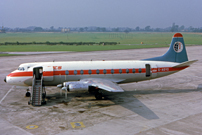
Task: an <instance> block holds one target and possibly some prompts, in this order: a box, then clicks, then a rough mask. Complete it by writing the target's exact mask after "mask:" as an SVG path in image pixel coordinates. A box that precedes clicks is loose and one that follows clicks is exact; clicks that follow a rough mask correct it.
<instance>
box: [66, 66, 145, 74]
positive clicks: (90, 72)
mask: <svg viewBox="0 0 202 135" xmlns="http://www.w3.org/2000/svg"><path fill="white" fill-rule="evenodd" d="M124 70H125V72H126V73H127V74H128V73H130V70H129V69H119V70H118V72H119V73H120V74H122V73H123V72H124ZM79 71H80V74H81V75H83V74H84V70H74V71H72V70H71V71H68V70H66V71H65V74H66V75H69V74H70V72H73V73H72V74H74V75H77V74H79V73H78V72H79ZM107 72H108V74H109V70H108V71H107V70H106V69H103V70H99V69H97V70H96V74H100V73H103V74H107ZM135 72H136V71H135V69H134V68H133V69H132V73H135ZM138 72H139V73H141V72H142V69H141V68H139V69H138ZM110 73H111V74H114V73H115V71H114V69H111V71H110ZM85 74H89V75H91V74H92V70H91V69H89V70H85Z"/></svg>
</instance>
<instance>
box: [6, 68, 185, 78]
mask: <svg viewBox="0 0 202 135" xmlns="http://www.w3.org/2000/svg"><path fill="white" fill-rule="evenodd" d="M187 67H188V66H186V67H179V68H173V67H161V68H152V69H151V71H152V73H157V72H171V71H179V70H182V69H185V68H187ZM105 70H106V74H112V73H111V70H112V69H105ZM113 70H114V73H113V74H120V73H119V70H120V69H113ZM121 70H122V73H121V74H129V73H130V74H131V73H133V69H132V68H130V69H128V70H129V72H128V73H127V72H126V70H127V69H121ZM141 70H142V72H141V73H146V68H141ZM74 71H75V70H68V72H69V74H68V75H75V74H74ZM76 71H77V74H76V75H82V74H81V70H76ZM96 71H97V69H91V75H96V74H97V73H96ZM135 73H139V69H137V68H136V69H135ZM99 74H104V69H99ZM53 75H66V73H65V70H63V71H44V72H43V76H53ZM83 75H89V70H83ZM8 76H9V77H24V76H33V72H32V71H25V72H14V73H10V74H9V75H8Z"/></svg>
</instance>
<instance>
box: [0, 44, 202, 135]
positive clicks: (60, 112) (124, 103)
mask: <svg viewBox="0 0 202 135" xmlns="http://www.w3.org/2000/svg"><path fill="white" fill-rule="evenodd" d="M167 49H168V48H153V49H137V50H116V51H100V52H67V53H64V52H63V53H62V54H40V55H26V56H10V57H0V61H1V64H0V69H1V70H0V134H2V135H6V134H8V135H11V134H15V135H22V134H23V135H29V134H36V135H47V134H59V135H67V134H68V135H69V134H70V135H86V134H90V135H91V134H96V135H103V134H104V135H113V134H114V135H115V134H116V135H119V134H120V135H139V134H142V135H145V134H169V135H170V134H173V135H178V134H180V135H181V134H186V135H187V134H190V135H194V134H195V135H201V134H202V128H201V127H202V55H201V50H202V46H188V47H187V53H188V57H189V60H194V59H198V60H199V61H198V62H196V63H194V64H193V65H192V66H191V67H189V68H187V69H185V70H183V71H180V72H178V73H176V74H173V75H170V76H167V77H163V78H159V79H155V80H150V81H144V82H138V83H129V84H122V85H120V86H121V87H122V88H123V89H124V90H125V92H124V93H119V94H114V95H108V96H107V97H106V98H105V99H104V100H95V98H94V96H93V95H90V94H88V92H87V91H82V92H77V93H68V100H67V101H65V98H64V96H62V97H61V96H60V90H59V89H57V88H56V87H48V88H46V92H47V105H45V106H41V107H33V106H30V105H28V104H27V102H28V100H29V98H28V97H25V96H24V95H25V92H26V90H25V89H15V88H14V87H12V86H10V85H8V84H6V83H5V82H4V81H3V79H4V77H5V76H6V75H8V74H9V73H10V72H11V71H13V70H15V69H17V67H18V66H19V65H20V64H21V63H26V62H35V61H36V62H42V61H53V60H54V61H79V60H89V61H90V60H127V59H130V60H134V59H137V60H138V59H144V58H150V57H155V56H159V55H162V54H164V53H165V52H166V51H167Z"/></svg>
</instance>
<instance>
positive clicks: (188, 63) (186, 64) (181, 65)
mask: <svg viewBox="0 0 202 135" xmlns="http://www.w3.org/2000/svg"><path fill="white" fill-rule="evenodd" d="M196 61H198V60H191V61H186V62H183V63H180V64H179V65H176V66H174V67H173V68H179V67H186V66H190V65H191V64H193V63H194V62H196Z"/></svg>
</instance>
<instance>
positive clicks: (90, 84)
mask: <svg viewBox="0 0 202 135" xmlns="http://www.w3.org/2000/svg"><path fill="white" fill-rule="evenodd" d="M196 61H197V60H192V61H188V57H187V52H186V48H185V44H184V40H183V36H182V34H181V33H175V34H174V36H173V37H172V41H171V44H170V47H169V49H168V51H167V52H166V53H165V54H164V55H162V56H158V57H154V58H148V59H142V60H116V61H64V62H34V63H24V64H21V65H20V66H19V68H18V69H17V70H15V71H13V72H11V73H10V74H9V75H7V76H6V78H5V79H4V81H5V82H6V83H8V84H11V85H16V86H26V87H29V86H32V89H33V90H34V89H35V90H36V89H40V88H41V91H40V93H41V94H40V95H39V97H40V98H41V97H42V98H43V101H44V99H45V96H46V92H45V90H44V89H43V88H44V87H45V86H57V87H58V88H62V90H65V91H70V92H71V91H81V90H88V91H89V92H90V93H94V94H95V98H96V99H97V100H101V99H102V97H103V93H104V92H111V93H113V92H124V90H123V89H122V88H121V87H120V86H119V85H118V84H121V83H130V82H139V81H144V80H151V79H156V78H159V77H163V76H167V75H170V74H173V73H176V72H178V71H181V70H183V69H186V68H187V67H189V66H190V65H191V64H192V63H194V62H196ZM33 90H32V93H29V92H27V93H26V96H30V95H31V94H32V95H34V93H36V92H34V91H33ZM35 96H36V94H35ZM37 96H38V95H37ZM31 97H32V100H33V98H34V97H33V96H31ZM39 105H40V104H39Z"/></svg>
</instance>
